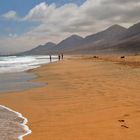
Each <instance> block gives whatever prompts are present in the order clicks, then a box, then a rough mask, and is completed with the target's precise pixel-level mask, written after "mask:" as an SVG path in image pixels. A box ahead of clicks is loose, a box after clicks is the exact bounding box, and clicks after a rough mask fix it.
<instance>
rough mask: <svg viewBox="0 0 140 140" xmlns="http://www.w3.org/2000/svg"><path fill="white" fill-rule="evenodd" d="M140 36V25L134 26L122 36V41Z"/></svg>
mask: <svg viewBox="0 0 140 140" xmlns="http://www.w3.org/2000/svg"><path fill="white" fill-rule="evenodd" d="M138 34H140V23H137V24H134V25H133V26H131V27H130V28H128V30H127V31H126V32H125V34H124V35H123V37H122V39H126V38H129V37H132V36H135V35H138Z"/></svg>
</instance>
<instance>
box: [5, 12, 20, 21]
mask: <svg viewBox="0 0 140 140" xmlns="http://www.w3.org/2000/svg"><path fill="white" fill-rule="evenodd" d="M2 17H3V18H5V19H7V20H17V19H18V17H17V13H16V12H15V11H9V12H7V13H5V14H3V15H2Z"/></svg>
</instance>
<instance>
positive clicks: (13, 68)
mask: <svg viewBox="0 0 140 140" xmlns="http://www.w3.org/2000/svg"><path fill="white" fill-rule="evenodd" d="M51 61H52V62H54V61H57V57H56V56H52V60H51ZM49 62H50V59H49V56H7V57H0V73H15V72H23V71H27V70H30V69H34V68H37V67H40V65H41V64H46V63H49Z"/></svg>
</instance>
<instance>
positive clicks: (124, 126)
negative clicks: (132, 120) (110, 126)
mask: <svg viewBox="0 0 140 140" xmlns="http://www.w3.org/2000/svg"><path fill="white" fill-rule="evenodd" d="M121 127H123V128H129V127H128V126H126V125H121Z"/></svg>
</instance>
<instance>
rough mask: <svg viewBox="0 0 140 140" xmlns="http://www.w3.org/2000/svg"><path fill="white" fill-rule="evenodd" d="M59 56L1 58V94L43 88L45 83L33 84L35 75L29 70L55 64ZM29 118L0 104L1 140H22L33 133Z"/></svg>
mask: <svg viewBox="0 0 140 140" xmlns="http://www.w3.org/2000/svg"><path fill="white" fill-rule="evenodd" d="M57 60H58V57H57V56H52V59H51V60H50V56H39V55H38V56H4V57H3V56H2V57H0V94H6V93H8V92H9V93H10V94H12V92H15V91H22V90H27V89H29V88H32V87H39V86H43V83H34V82H31V80H32V79H34V78H36V75H35V74H32V73H28V72H27V71H28V70H31V69H35V68H38V67H40V66H41V65H43V64H47V63H51V62H55V61H57ZM27 122H28V120H27V118H25V117H23V115H22V114H20V113H19V112H17V111H14V110H12V109H11V108H9V107H6V106H4V105H1V104H0V140H22V139H23V137H24V136H26V135H28V134H30V133H31V130H30V129H29V128H28V126H27Z"/></svg>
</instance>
